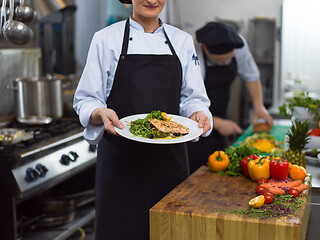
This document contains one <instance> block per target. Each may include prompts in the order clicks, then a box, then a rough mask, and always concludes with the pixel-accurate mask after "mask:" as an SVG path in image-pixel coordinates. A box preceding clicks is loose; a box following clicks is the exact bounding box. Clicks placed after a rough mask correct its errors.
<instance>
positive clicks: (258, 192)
mask: <svg viewBox="0 0 320 240" xmlns="http://www.w3.org/2000/svg"><path fill="white" fill-rule="evenodd" d="M265 190H266V188H265V187H262V186H258V187H257V194H258V195H262V194H263V193H264V191H265Z"/></svg>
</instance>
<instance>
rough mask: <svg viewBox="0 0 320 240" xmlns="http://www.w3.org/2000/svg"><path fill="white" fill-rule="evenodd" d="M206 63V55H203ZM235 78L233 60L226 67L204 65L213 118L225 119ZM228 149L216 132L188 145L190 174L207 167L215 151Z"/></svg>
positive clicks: (235, 68)
mask: <svg viewBox="0 0 320 240" xmlns="http://www.w3.org/2000/svg"><path fill="white" fill-rule="evenodd" d="M203 56H204V57H205V62H206V55H205V53H203ZM236 76H237V63H236V60H235V58H232V61H231V63H230V64H228V65H223V66H208V64H207V63H206V76H205V80H204V83H205V86H206V90H207V94H208V97H209V99H210V101H211V106H210V111H211V113H213V115H214V116H217V117H220V118H224V119H226V118H227V109H228V105H229V99H230V89H231V84H232V82H233V81H234V79H235V77H236ZM226 147H228V145H227V139H226V137H225V136H222V135H221V134H220V133H219V132H218V131H216V130H213V131H212V132H211V134H210V135H209V136H208V137H206V138H200V139H199V141H198V142H191V143H188V154H189V158H190V163H189V164H190V172H191V173H192V172H194V171H195V170H197V169H198V168H199V167H200V166H201V165H207V162H208V157H209V156H210V154H212V153H213V152H214V151H216V150H222V151H224V149H225V148H226Z"/></svg>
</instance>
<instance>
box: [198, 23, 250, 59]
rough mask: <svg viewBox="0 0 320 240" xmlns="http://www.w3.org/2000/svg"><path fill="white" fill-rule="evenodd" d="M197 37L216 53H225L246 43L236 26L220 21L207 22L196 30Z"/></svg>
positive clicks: (210, 50)
mask: <svg viewBox="0 0 320 240" xmlns="http://www.w3.org/2000/svg"><path fill="white" fill-rule="evenodd" d="M196 37H197V40H198V42H200V43H204V44H205V45H206V46H207V48H208V50H209V52H211V53H214V54H225V53H228V52H230V51H232V50H233V49H235V48H241V47H243V45H244V42H243V40H242V39H241V37H240V35H239V33H238V32H237V31H236V30H235V29H234V28H232V27H231V26H229V25H227V24H224V23H220V22H210V23H208V24H206V25H205V26H204V27H202V28H200V29H199V30H197V31H196Z"/></svg>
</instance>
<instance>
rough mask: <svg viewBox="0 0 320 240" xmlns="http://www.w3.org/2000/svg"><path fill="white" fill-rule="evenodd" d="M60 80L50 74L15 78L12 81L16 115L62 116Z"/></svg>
mask: <svg viewBox="0 0 320 240" xmlns="http://www.w3.org/2000/svg"><path fill="white" fill-rule="evenodd" d="M62 82H63V80H61V79H60V78H56V77H54V76H52V75H48V76H46V77H29V78H16V79H15V80H14V82H13V91H14V103H15V114H16V116H17V117H23V118H25V117H28V116H45V117H53V118H59V117H62V115H63V100H62V84H63V83H62Z"/></svg>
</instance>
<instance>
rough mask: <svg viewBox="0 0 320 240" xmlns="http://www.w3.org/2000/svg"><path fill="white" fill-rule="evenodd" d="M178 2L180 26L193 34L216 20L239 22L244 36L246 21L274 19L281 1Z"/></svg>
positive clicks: (185, 0)
mask: <svg viewBox="0 0 320 240" xmlns="http://www.w3.org/2000/svg"><path fill="white" fill-rule="evenodd" d="M174 1H178V2H179V7H180V16H181V19H179V20H177V21H178V22H179V21H180V23H179V24H180V25H181V26H182V28H183V29H184V30H185V31H187V32H189V33H191V34H193V33H194V31H195V30H196V29H198V28H199V27H201V26H203V25H204V24H205V23H206V22H208V21H214V20H216V19H223V20H232V21H238V22H241V23H242V25H241V29H240V32H241V33H242V34H243V35H244V36H246V35H247V32H248V20H249V19H252V18H254V17H262V18H271V19H275V18H277V17H278V16H279V11H280V6H281V2H282V0H223V1H222V0H197V1H196V4H195V1H194V0H174Z"/></svg>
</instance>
